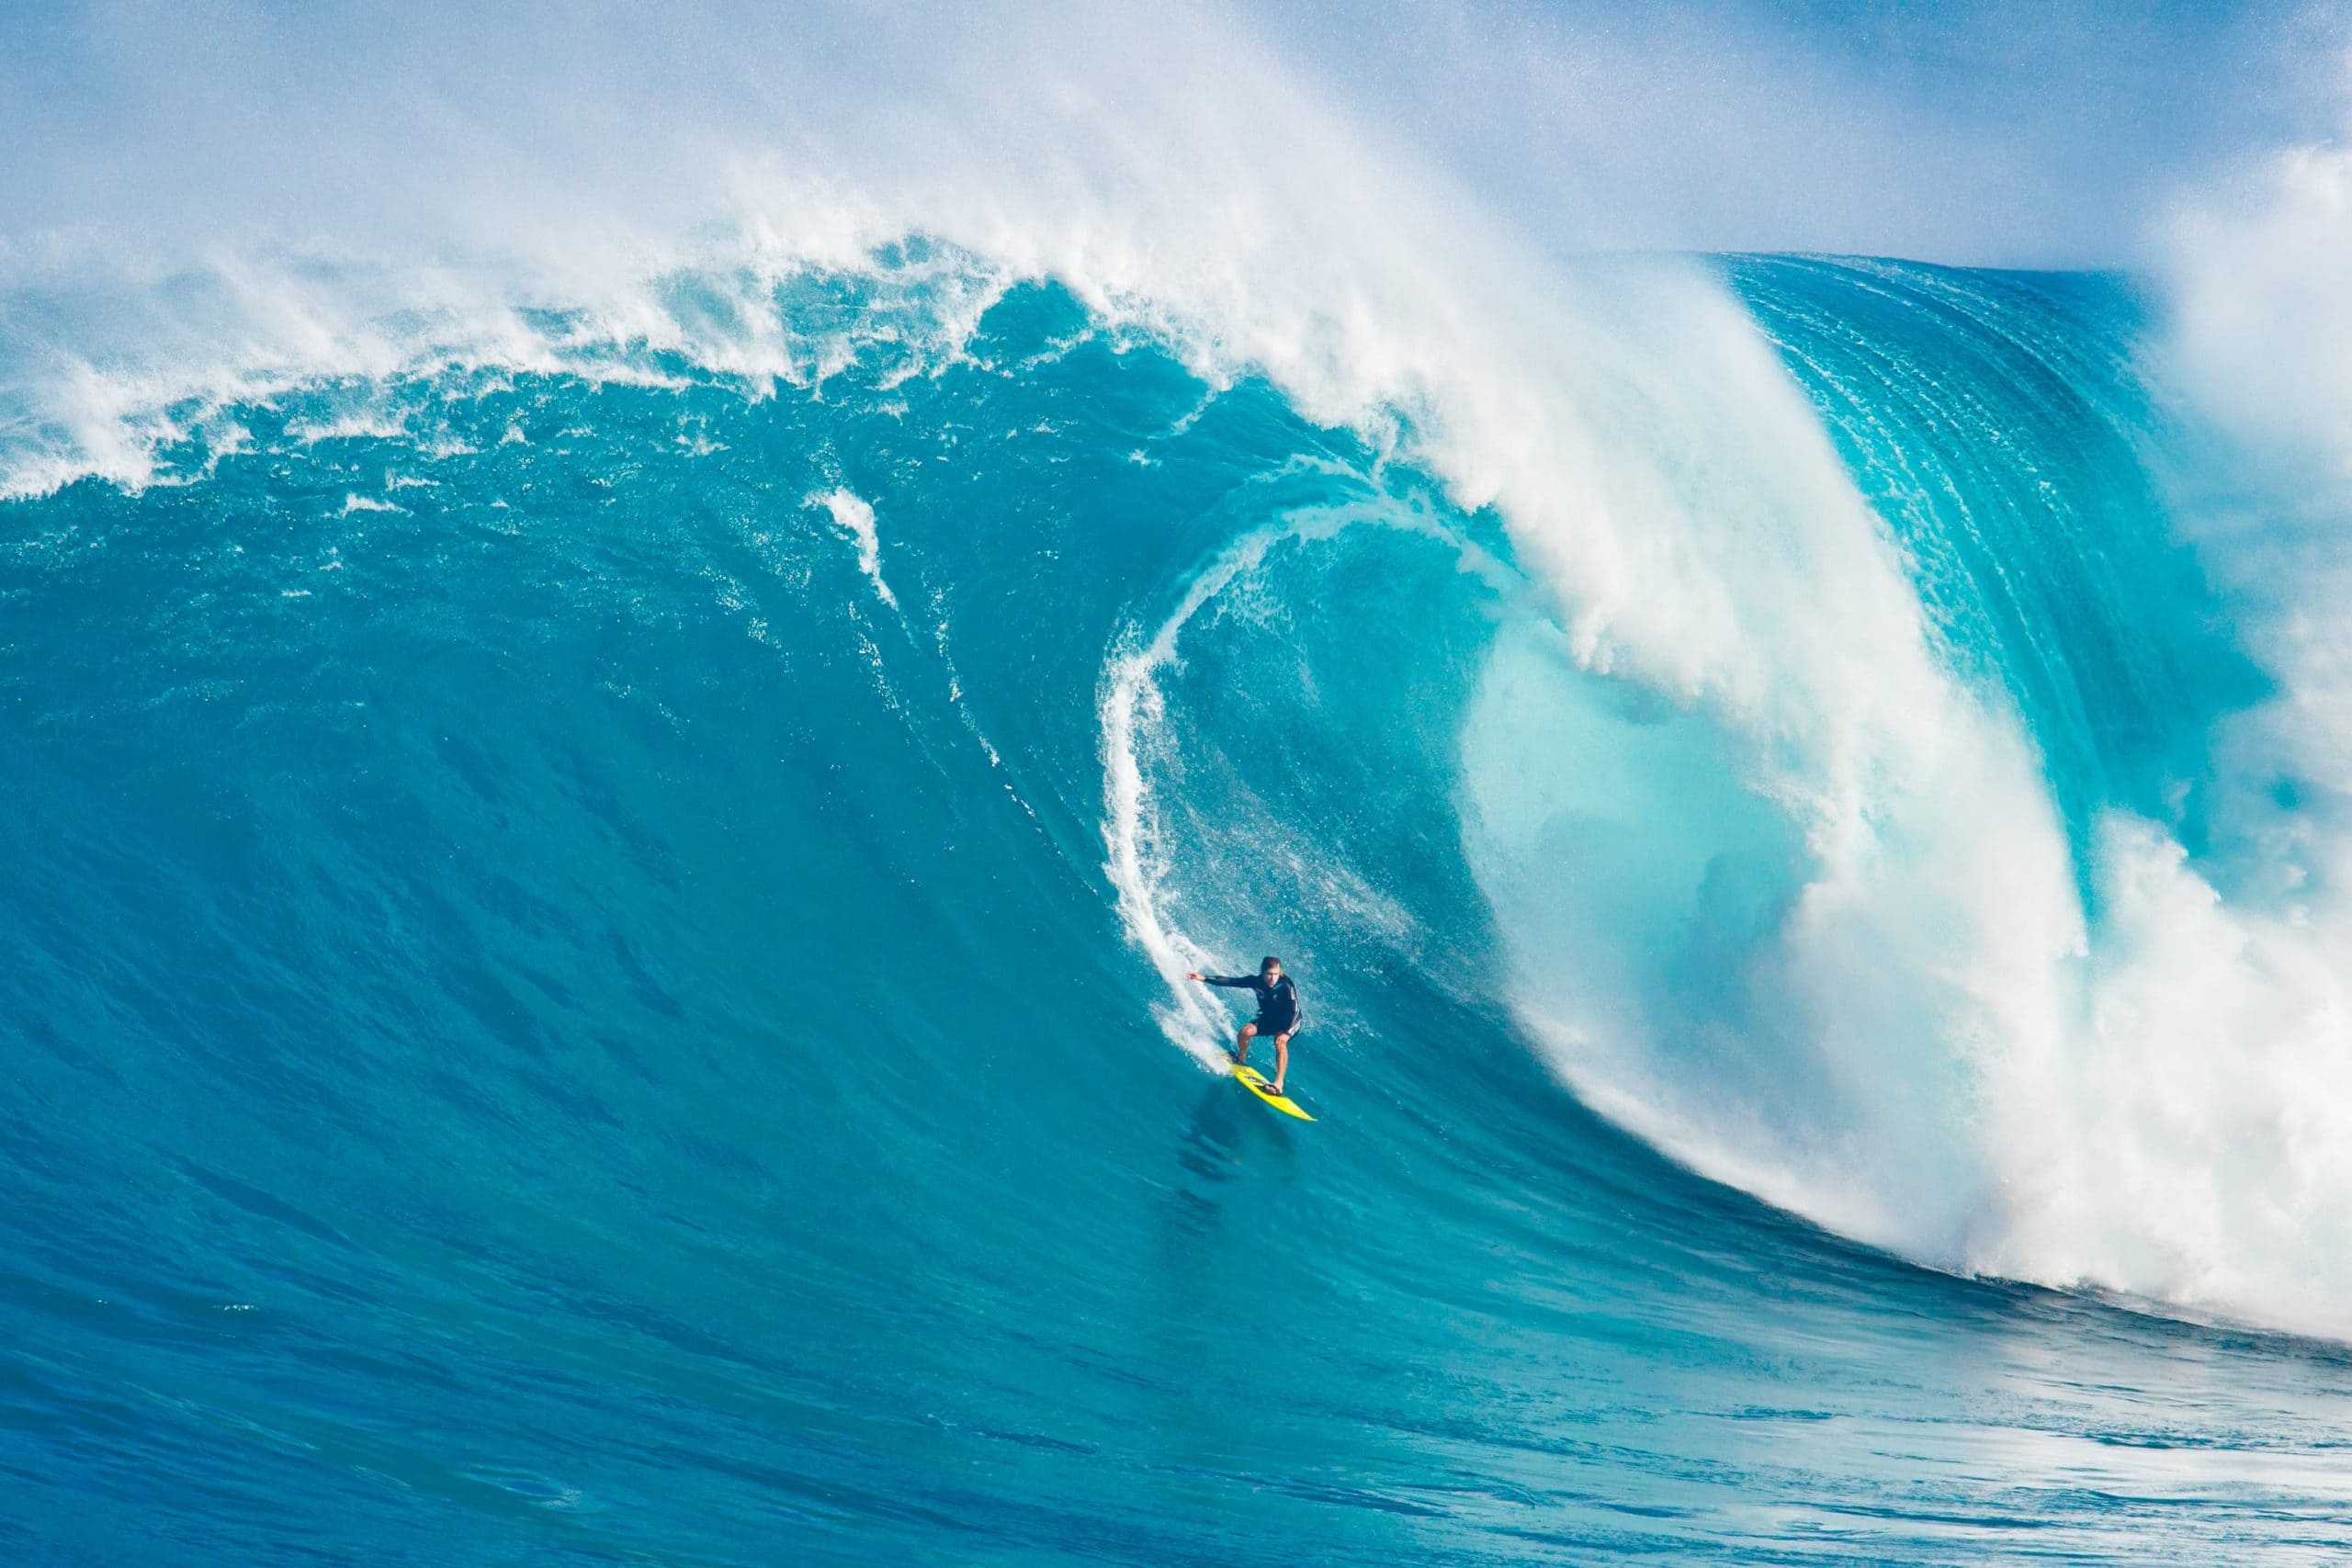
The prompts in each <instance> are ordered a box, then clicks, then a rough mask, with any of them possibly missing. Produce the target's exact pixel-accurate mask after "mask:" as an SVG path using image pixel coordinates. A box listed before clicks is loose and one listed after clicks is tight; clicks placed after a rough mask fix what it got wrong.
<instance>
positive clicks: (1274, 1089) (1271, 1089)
mask: <svg viewBox="0 0 2352 1568" xmlns="http://www.w3.org/2000/svg"><path fill="white" fill-rule="evenodd" d="M1266 1092H1267V1093H1268V1094H1271V1095H1272V1096H1273V1097H1274V1098H1275V1099H1276V1100H1280V1099H1281V1098H1282V1096H1283V1086H1282V1085H1280V1084H1268V1085H1267V1086H1266Z"/></svg>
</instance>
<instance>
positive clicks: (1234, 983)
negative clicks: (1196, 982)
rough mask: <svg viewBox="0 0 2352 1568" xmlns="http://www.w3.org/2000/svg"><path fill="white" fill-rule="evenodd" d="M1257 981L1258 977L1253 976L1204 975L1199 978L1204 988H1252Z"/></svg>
mask: <svg viewBox="0 0 2352 1568" xmlns="http://www.w3.org/2000/svg"><path fill="white" fill-rule="evenodd" d="M1257 981H1258V976H1255V975H1204V976H1201V984H1202V985H1204V986H1224V987H1228V988H1230V987H1249V986H1253V985H1255V984H1257Z"/></svg>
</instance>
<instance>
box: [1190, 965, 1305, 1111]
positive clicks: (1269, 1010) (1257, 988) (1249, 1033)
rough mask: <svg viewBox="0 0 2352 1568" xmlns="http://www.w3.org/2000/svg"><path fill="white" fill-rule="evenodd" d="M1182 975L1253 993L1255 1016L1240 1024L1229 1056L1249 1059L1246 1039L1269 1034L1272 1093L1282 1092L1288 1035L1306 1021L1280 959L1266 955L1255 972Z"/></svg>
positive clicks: (1288, 1054)
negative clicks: (1270, 1040) (1256, 1008)
mask: <svg viewBox="0 0 2352 1568" xmlns="http://www.w3.org/2000/svg"><path fill="white" fill-rule="evenodd" d="M1185 978H1186V979H1188V980H1199V981H1202V982H1204V984H1207V985H1211V986H1225V987H1230V988H1232V989H1235V990H1246V991H1251V992H1254V993H1256V995H1257V998H1258V1016H1257V1017H1256V1018H1255V1019H1253V1020H1251V1021H1250V1022H1248V1023H1245V1024H1243V1025H1242V1026H1241V1032H1240V1033H1238V1034H1237V1035H1235V1036H1234V1037H1233V1044H1234V1056H1233V1059H1234V1060H1235V1061H1237V1062H1247V1061H1248V1060H1249V1059H1250V1042H1251V1041H1252V1040H1255V1039H1256V1038H1258V1036H1260V1035H1261V1034H1271V1035H1272V1036H1273V1037H1274V1083H1273V1090H1274V1092H1275V1093H1276V1094H1280V1093H1282V1091H1283V1077H1285V1076H1286V1075H1288V1073H1289V1072H1290V1037H1291V1036H1292V1035H1294V1034H1295V1033H1297V1032H1298V1026H1299V1025H1300V1024H1302V1023H1304V1022H1306V1014H1305V1013H1304V1012H1302V1011H1300V1010H1299V1006H1298V987H1296V986H1294V985H1292V984H1291V983H1290V980H1289V979H1288V977H1286V976H1284V975H1283V961H1282V960H1281V959H1279V958H1272V957H1270V958H1268V959H1266V960H1265V962H1263V963H1262V964H1259V965H1258V972H1257V973H1256V974H1255V975H1204V974H1202V973H1201V972H1200V971H1199V970H1197V969H1195V970H1193V972H1192V973H1191V974H1190V975H1188V976H1185Z"/></svg>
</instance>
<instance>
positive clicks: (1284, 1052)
mask: <svg viewBox="0 0 2352 1568" xmlns="http://www.w3.org/2000/svg"><path fill="white" fill-rule="evenodd" d="M1289 1071H1290V1036H1289V1035H1288V1034H1286V1033H1284V1034H1277V1035H1275V1036H1274V1092H1275V1093H1276V1094H1280V1093H1282V1091H1283V1077H1284V1076H1285V1075H1286V1074H1288V1073H1289Z"/></svg>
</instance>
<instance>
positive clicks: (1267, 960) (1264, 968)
mask: <svg viewBox="0 0 2352 1568" xmlns="http://www.w3.org/2000/svg"><path fill="white" fill-rule="evenodd" d="M1258 976H1259V978H1261V979H1264V980H1279V979H1281V978H1282V977H1283V961H1282V960H1281V959H1279V958H1276V957H1275V956H1274V955H1273V954H1272V953H1268V954H1267V955H1266V956H1265V957H1263V958H1261V959H1260V960H1258Z"/></svg>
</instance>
